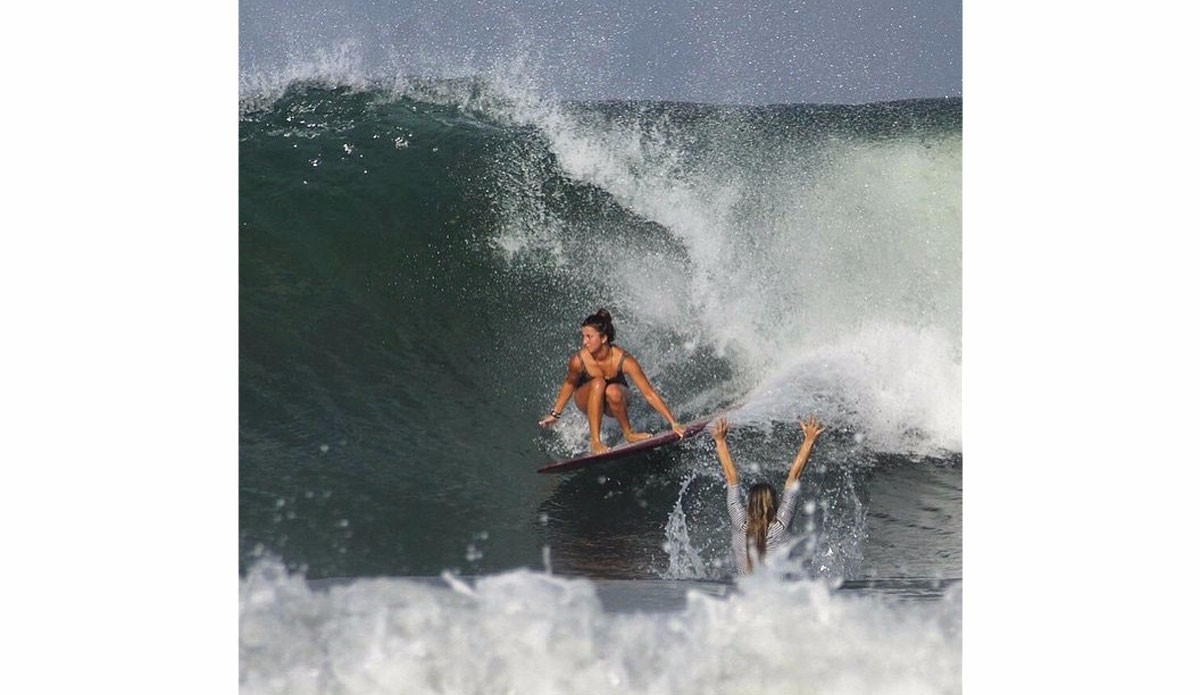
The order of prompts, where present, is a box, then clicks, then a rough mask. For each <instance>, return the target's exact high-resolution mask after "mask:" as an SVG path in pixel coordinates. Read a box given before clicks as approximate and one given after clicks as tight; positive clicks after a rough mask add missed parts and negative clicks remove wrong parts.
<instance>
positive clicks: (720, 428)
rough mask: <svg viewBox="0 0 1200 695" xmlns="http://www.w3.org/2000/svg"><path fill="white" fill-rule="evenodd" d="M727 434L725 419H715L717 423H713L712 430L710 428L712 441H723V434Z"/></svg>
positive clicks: (727, 424) (727, 423) (727, 425)
mask: <svg viewBox="0 0 1200 695" xmlns="http://www.w3.org/2000/svg"><path fill="white" fill-rule="evenodd" d="M727 432H729V422H728V421H726V420H725V418H723V417H722V418H717V421H716V422H714V423H713V428H712V438H713V441H716V442H723V441H725V434H726V433H727Z"/></svg>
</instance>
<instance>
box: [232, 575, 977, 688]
mask: <svg viewBox="0 0 1200 695" xmlns="http://www.w3.org/2000/svg"><path fill="white" fill-rule="evenodd" d="M239 593H240V601H239V635H240V637H239V656H240V658H239V681H240V690H241V692H243V693H246V694H247V695H259V694H264V693H280V694H282V693H288V694H289V695H290V694H293V693H312V694H323V693H339V694H345V695H359V694H360V693H361V694H365V693H381V692H406V693H418V694H423V693H485V692H500V693H502V692H522V693H558V692H588V693H600V694H603V693H680V692H688V693H728V692H748V691H755V692H759V691H762V690H763V689H767V690H770V689H772V688H784V689H785V690H788V691H789V692H799V693H867V692H870V693H913V692H921V693H955V692H960V691H961V677H962V658H961V623H962V603H961V592H959V591H958V590H951V591H948V592H947V593H946V595H945V597H944V598H942V599H941V600H939V601H932V602H886V601H882V600H880V599H878V598H875V597H872V596H862V595H845V594H844V593H842V592H835V591H831V590H830V589H829V588H828V587H827V586H826V585H824V584H822V583H819V582H785V581H781V580H779V579H778V578H777V577H774V576H773V575H770V574H767V573H764V574H763V575H761V576H752V577H748V578H746V579H745V580H743V581H740V582H739V583H738V590H737V591H735V592H733V593H731V594H729V595H728V596H725V597H714V596H711V595H709V594H707V593H704V592H701V591H697V590H692V591H689V592H688V594H687V597H686V601H685V603H684V604H683V605H682V606H681V607H680V609H679V610H676V611H670V612H666V613H644V612H637V611H635V612H616V613H614V612H611V611H609V610H606V609H605V607H604V605H603V603H602V601H601V600H600V598H599V596H598V593H597V587H596V585H594V584H593V583H592V582H590V581H588V580H584V579H569V578H563V577H555V576H550V575H546V574H544V573H540V572H531V571H528V570H519V571H513V572H505V573H501V574H496V575H488V576H483V577H477V578H474V579H473V580H470V581H469V582H468V580H465V579H460V578H454V577H451V578H449V583H447V581H446V580H436V579H421V580H418V579H403V578H396V579H357V580H353V581H348V582H345V583H341V584H337V585H333V586H329V587H326V588H320V589H311V588H309V587H308V586H306V584H305V582H304V580H303V579H302V578H301V577H299V576H296V575H288V574H287V573H286V572H285V571H284V570H283V569H282V567H279V566H277V565H276V566H272V565H271V564H270V563H269V562H264V563H263V564H260V565H257V566H256V567H254V568H253V569H252V570H251V572H249V573H248V574H247V576H246V577H245V578H244V579H243V580H241V583H240V589H239Z"/></svg>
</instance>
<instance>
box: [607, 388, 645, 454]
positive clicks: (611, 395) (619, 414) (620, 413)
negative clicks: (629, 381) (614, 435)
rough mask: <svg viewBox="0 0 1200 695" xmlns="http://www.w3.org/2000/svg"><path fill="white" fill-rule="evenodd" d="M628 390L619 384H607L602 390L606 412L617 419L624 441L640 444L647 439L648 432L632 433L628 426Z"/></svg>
mask: <svg viewBox="0 0 1200 695" xmlns="http://www.w3.org/2000/svg"><path fill="white" fill-rule="evenodd" d="M628 394H629V389H627V388H625V387H624V386H622V385H620V384H609V385H608V388H606V389H605V390H604V399H605V402H606V405H607V406H608V408H607V409H608V412H610V413H612V416H613V417H615V418H616V419H617V424H619V425H620V426H621V431H622V432H624V433H625V441H627V442H640V441H642V440H643V439H649V438H650V434H649V433H648V432H634V431H633V428H631V427H630V426H629V412H628V410H627V409H626V403H628V398H627V396H628Z"/></svg>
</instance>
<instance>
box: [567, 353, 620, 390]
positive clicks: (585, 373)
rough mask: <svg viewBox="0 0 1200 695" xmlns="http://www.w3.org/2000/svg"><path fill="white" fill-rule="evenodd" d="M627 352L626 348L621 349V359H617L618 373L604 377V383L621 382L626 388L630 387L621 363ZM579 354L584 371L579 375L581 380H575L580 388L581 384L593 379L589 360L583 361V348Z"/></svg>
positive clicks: (576, 386) (576, 385)
mask: <svg viewBox="0 0 1200 695" xmlns="http://www.w3.org/2000/svg"><path fill="white" fill-rule="evenodd" d="M627 354H628V353H626V352H625V351H624V350H622V351H621V359H619V360H617V375H616V376H614V377H613V378H611V379H610V378H608V377H604V383H606V384H620V385H622V386H624V387H626V388H628V387H629V383H628V382H626V381H625V373H624V372H622V371H621V365H622V364H624V363H625V356H626V355H627ZM579 355H580V357H579V361H580V362H582V363H583V364H582V366H583V373H582V374H580V375H579V380H578V381H576V382H575V388H579V387H580V386H583V385H584V384H585V383H587V382H589V381H591V380H592V377H591V375H590V374H588V368H587V362H584V361H583V350H580V351H579ZM603 373H604V372H601V374H603Z"/></svg>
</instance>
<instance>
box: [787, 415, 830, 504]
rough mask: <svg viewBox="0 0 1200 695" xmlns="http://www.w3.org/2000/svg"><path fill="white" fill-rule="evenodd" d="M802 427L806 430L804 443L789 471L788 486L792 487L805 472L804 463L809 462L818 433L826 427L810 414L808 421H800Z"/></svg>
mask: <svg viewBox="0 0 1200 695" xmlns="http://www.w3.org/2000/svg"><path fill="white" fill-rule="evenodd" d="M800 427H801V429H803V430H804V443H803V444H801V445H800V451H799V452H797V453H796V460H795V461H792V469H791V470H790V471H788V477H787V482H786V483H785V484H784V485H785V486H786V487H791V486H792V483H794V482H796V481H797V480H799V479H800V474H801V473H803V472H804V465H805V464H806V463H808V455H809V454H811V453H812V448H813V444H814V443H815V442H816V441H817V435H819V434H821V433H822V432H824V431H825V428H824V427H822V426H821V424H820V423H819V422H817V416H816V415H809V416H808V421H807V422H804V421H802V422H801V423H800Z"/></svg>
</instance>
